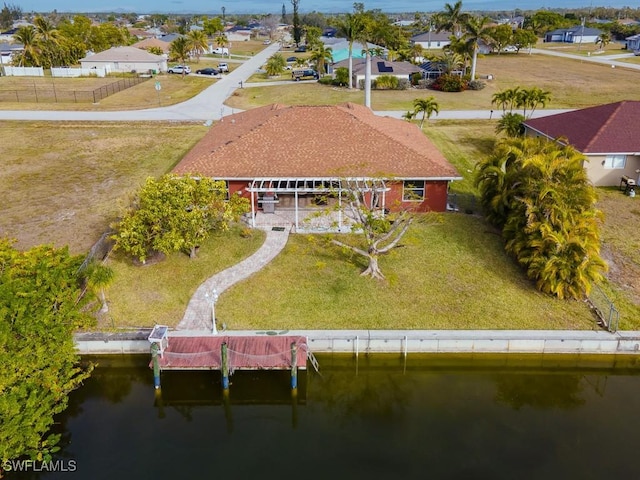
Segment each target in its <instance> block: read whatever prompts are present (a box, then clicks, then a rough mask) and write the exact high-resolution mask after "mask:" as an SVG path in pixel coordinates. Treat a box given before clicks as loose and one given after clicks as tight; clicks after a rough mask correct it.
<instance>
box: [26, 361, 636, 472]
mask: <svg viewBox="0 0 640 480" xmlns="http://www.w3.org/2000/svg"><path fill="white" fill-rule="evenodd" d="M90 360H92V361H97V362H98V367H97V368H96V370H95V371H94V373H93V375H92V377H91V378H90V379H88V380H87V381H86V382H85V384H84V386H83V387H82V388H80V389H79V390H77V391H75V392H74V393H73V394H72V396H71V399H70V405H69V408H68V410H67V411H66V412H65V413H64V414H63V415H61V416H60V417H59V424H58V429H59V431H60V432H61V433H62V434H63V439H62V442H61V443H62V447H63V448H62V451H61V453H60V455H59V456H58V457H56V458H57V459H59V460H64V461H66V462H69V461H70V460H73V464H74V465H75V467H74V469H75V471H73V472H58V473H48V474H30V476H29V478H46V479H52V478H61V479H69V480H70V479H72V478H82V479H93V480H97V479H200V478H229V479H254V478H256V479H257V478H261V479H271V478H273V479H287V478H304V479H343V478H344V479H360V478H362V479H395V478H402V479H412V478H420V479H422V478H434V479H568V478H569V479H573V478H575V479H581V480H584V479H605V478H606V479H612V478H638V476H639V475H640V466H639V465H638V463H637V462H636V459H637V457H636V455H638V452H639V451H640V448H639V447H640V421H639V418H638V415H639V413H640V359H638V358H636V357H616V358H613V357H602V356H600V357H567V356H539V355H533V356H513V355H511V356H486V355H485V356H470V355H468V356H439V355H429V356H420V355H411V354H410V355H409V356H408V357H407V358H406V359H405V358H403V357H402V356H398V355H378V356H373V357H364V356H360V358H359V359H355V358H353V357H351V356H336V355H318V360H319V362H320V374H317V373H315V372H308V373H306V374H301V376H300V378H299V389H298V394H297V396H292V395H291V391H290V389H289V379H290V374H289V373H288V372H275V373H274V372H271V373H269V372H261V373H247V372H237V373H236V374H235V375H234V376H233V377H232V379H231V382H232V383H231V387H230V395H229V397H228V399H227V398H225V397H224V396H223V395H222V393H221V387H220V378H219V373H218V372H202V373H188V372H182V373H177V372H163V374H162V390H161V396H157V395H156V394H155V392H154V389H153V378H152V377H153V376H152V372H151V371H150V370H149V368H148V362H149V357H148V356H111V357H99V358H91V359H90Z"/></svg>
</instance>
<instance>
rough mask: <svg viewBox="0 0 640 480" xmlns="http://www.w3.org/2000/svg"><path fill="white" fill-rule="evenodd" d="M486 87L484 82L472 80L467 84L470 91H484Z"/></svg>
mask: <svg viewBox="0 0 640 480" xmlns="http://www.w3.org/2000/svg"><path fill="white" fill-rule="evenodd" d="M486 86H487V84H486V83H484V82H483V81H482V80H471V81H470V82H469V83H467V87H468V88H469V90H482V89H483V88H484V87H486Z"/></svg>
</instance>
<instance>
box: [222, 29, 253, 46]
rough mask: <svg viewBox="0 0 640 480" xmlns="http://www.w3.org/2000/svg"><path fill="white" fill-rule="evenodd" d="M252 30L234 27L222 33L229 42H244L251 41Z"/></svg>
mask: <svg viewBox="0 0 640 480" xmlns="http://www.w3.org/2000/svg"><path fill="white" fill-rule="evenodd" d="M252 34H253V29H251V28H248V27H243V26H235V27H231V28H230V29H228V30H226V31H225V32H224V35H225V36H226V37H227V40H229V41H230V42H246V41H249V40H251V35H252Z"/></svg>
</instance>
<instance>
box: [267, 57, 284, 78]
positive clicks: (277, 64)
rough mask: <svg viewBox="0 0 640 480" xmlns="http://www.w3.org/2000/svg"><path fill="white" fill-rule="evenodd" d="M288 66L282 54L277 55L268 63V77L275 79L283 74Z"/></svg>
mask: <svg viewBox="0 0 640 480" xmlns="http://www.w3.org/2000/svg"><path fill="white" fill-rule="evenodd" d="M286 65H287V62H286V60H285V59H284V57H283V56H282V55H281V54H280V53H276V54H274V55H273V56H272V57H271V58H270V59H269V60H268V61H267V65H266V68H265V70H266V71H267V75H268V76H270V77H275V76H277V75H280V74H281V73H282V71H283V70H284V67H285V66H286Z"/></svg>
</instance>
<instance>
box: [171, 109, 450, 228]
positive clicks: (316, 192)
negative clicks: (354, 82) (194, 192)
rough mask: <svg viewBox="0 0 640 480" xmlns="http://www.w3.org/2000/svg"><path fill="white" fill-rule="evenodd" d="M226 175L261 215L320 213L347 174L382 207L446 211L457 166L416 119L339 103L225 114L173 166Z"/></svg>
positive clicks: (338, 195) (337, 199)
mask: <svg viewBox="0 0 640 480" xmlns="http://www.w3.org/2000/svg"><path fill="white" fill-rule="evenodd" d="M173 173H176V174H179V175H187V174H198V175H206V176H209V177H211V178H214V179H216V180H224V181H225V182H226V183H227V185H228V190H229V194H235V193H237V194H240V195H242V196H243V197H245V198H248V199H249V200H250V203H251V209H252V218H253V220H254V224H253V226H255V217H256V213H257V212H260V211H261V212H264V213H276V212H278V211H279V210H288V211H290V212H294V213H295V216H294V218H295V221H294V222H293V224H294V225H295V227H296V228H298V227H299V221H298V218H299V217H298V213H299V212H300V211H301V210H310V209H311V210H313V209H316V210H320V209H324V208H326V204H327V199H328V198H329V201H332V202H337V203H338V204H339V203H340V201H341V193H340V190H341V185H343V183H341V182H344V181H345V179H349V180H351V181H355V182H357V183H359V184H360V185H363V186H365V188H369V189H376V191H377V192H378V193H379V195H376V197H380V198H382V202H381V204H378V205H375V206H377V207H379V208H380V209H381V210H382V211H385V210H392V211H393V210H400V209H410V210H412V211H416V212H428V211H437V212H441V211H444V210H446V207H447V192H448V186H449V182H450V181H452V180H460V179H461V177H460V175H459V174H458V172H457V171H456V169H455V168H454V167H453V166H452V165H451V164H450V163H449V162H448V161H447V160H446V159H445V158H444V156H443V155H442V153H440V151H438V149H437V148H436V147H435V146H434V145H433V143H431V142H430V141H429V140H428V139H427V137H426V136H425V135H424V134H423V133H422V132H421V131H420V129H419V128H418V127H417V126H416V125H415V124H412V123H409V122H406V121H403V120H398V119H394V118H389V117H381V116H377V115H375V114H374V113H373V112H372V111H371V110H370V109H368V108H366V107H364V106H361V105H355V104H352V103H346V104H342V105H320V106H284V105H277V104H275V105H268V106H264V107H260V108H255V109H253V110H248V111H245V112H241V113H237V114H234V115H231V116H228V117H225V118H224V119H223V120H222V121H220V122H218V123H216V124H215V125H214V126H212V127H211V129H210V130H209V132H208V133H207V134H206V135H205V136H204V137H203V138H202V140H201V141H200V142H198V143H197V144H196V145H195V146H194V147H193V149H192V150H191V151H190V152H189V153H187V155H186V156H185V157H184V158H183V159H182V160H181V161H180V163H178V165H177V166H176V167H175V168H174V169H173Z"/></svg>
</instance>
